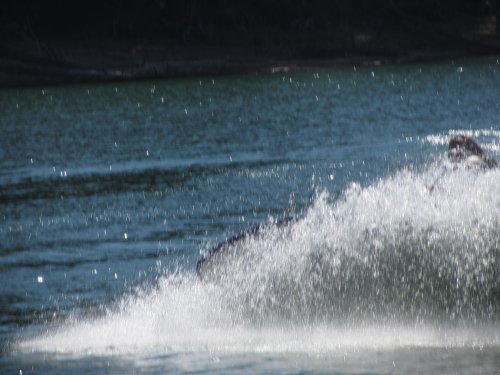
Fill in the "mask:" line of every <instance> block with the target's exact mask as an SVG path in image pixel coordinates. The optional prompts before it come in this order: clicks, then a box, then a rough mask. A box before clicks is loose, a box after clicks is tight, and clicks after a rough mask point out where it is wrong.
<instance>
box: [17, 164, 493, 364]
mask: <svg viewBox="0 0 500 375" xmlns="http://www.w3.org/2000/svg"><path fill="white" fill-rule="evenodd" d="M499 178H500V172H499V171H498V170H491V171H478V170H475V169H471V168H466V167H464V168H450V167H449V166H447V165H446V163H445V162H443V161H438V162H435V163H433V164H432V165H429V166H427V167H425V168H423V170H420V171H417V170H409V169H407V170H403V171H399V172H397V173H396V174H394V175H393V176H390V177H387V178H384V179H380V180H379V181H377V182H376V183H374V184H372V185H370V186H367V187H361V186H360V185H358V184H356V183H353V184H352V185H351V186H350V187H349V188H347V189H346V190H345V192H344V193H343V195H342V196H341V197H340V198H339V199H336V200H332V199H331V198H330V197H329V195H328V193H326V192H323V193H320V194H318V196H317V198H316V199H315V200H314V203H313V204H312V206H311V207H310V208H309V210H308V211H307V213H306V215H305V217H304V218H303V219H301V220H299V221H297V222H294V223H292V224H291V225H288V226H285V227H280V228H278V227H273V226H272V225H270V226H269V227H268V228H267V229H266V230H265V231H264V232H263V233H262V234H261V235H260V236H259V237H254V238H248V239H246V240H244V241H242V242H241V243H239V244H237V245H235V246H234V248H232V249H231V251H230V252H228V254H227V256H225V257H224V259H223V260H222V261H221V262H220V263H219V264H217V265H216V268H215V269H214V274H213V276H214V277H213V278H212V279H209V280H204V281H200V280H199V279H198V278H197V277H196V276H195V275H194V273H193V272H192V271H183V272H177V273H174V274H170V275H166V276H165V277H163V278H162V279H161V280H160V282H159V284H158V286H157V287H156V288H154V289H151V290H145V291H142V292H139V293H137V294H135V295H133V296H128V297H127V298H124V300H123V301H122V302H121V304H120V305H119V306H117V307H116V308H115V309H114V310H112V311H109V312H108V313H107V314H106V316H105V317H104V318H100V319H95V320H88V321H73V322H68V324H67V325H65V326H63V327H60V328H58V329H57V330H55V331H54V332H50V333H48V334H46V335H44V336H41V337H37V338H34V339H31V340H27V341H24V342H22V343H19V345H18V346H19V348H20V349H21V350H34V351H50V352H65V353H85V354H89V353H90V354H99V353H108V354H109V353H128V352H137V351H142V352H154V353H158V352H165V351H167V352H169V351H175V352H184V351H199V350H207V351H214V350H225V351H245V352H248V351H252V352H266V351H274V352H276V351H278V352H280V351H285V352H296V351H300V352H304V351H305V352H321V351H331V350H346V348H354V349H356V350H357V349H359V348H375V349H377V348H393V347H401V346H431V347H432V346H464V345H480V346H481V345H497V346H498V345H500V336H499V334H498V332H500V331H499V330H498V327H499V324H500V297H499V296H500V247H499V245H498V244H499V243H500V225H499V224H500V223H499V219H500V184H498V181H499Z"/></svg>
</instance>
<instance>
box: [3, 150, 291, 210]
mask: <svg viewBox="0 0 500 375" xmlns="http://www.w3.org/2000/svg"><path fill="white" fill-rule="evenodd" d="M290 162H292V163H293V162H294V161H288V160H283V159H276V160H274V159H273V160H266V161H260V160H246V159H244V160H241V161H238V160H234V161H216V160H212V161H209V162H207V161H201V160H188V161H175V162H169V161H158V162H153V163H152V162H148V163H141V162H133V163H129V164H121V165H115V166H109V167H108V168H105V167H80V168H74V169H69V171H68V170H57V171H56V168H55V167H53V169H50V170H51V173H49V174H47V173H46V172H45V170H43V171H41V170H38V172H36V171H35V172H33V174H27V173H18V174H17V175H14V176H13V177H9V178H8V179H5V178H4V179H3V181H2V182H1V183H0V187H1V190H0V203H15V202H23V201H30V200H37V199H60V198H61V197H63V198H67V197H89V196H96V195H106V194H114V193H122V192H130V191H147V190H149V189H152V188H156V187H161V188H176V187H179V186H183V185H184V184H186V183H188V182H189V181H190V180H192V179H194V178H197V177H201V176H205V175H216V174H221V173H226V172H227V171H230V170H240V169H243V168H247V169H252V168H259V167H265V166H269V165H279V164H285V163H290ZM47 170H48V168H47Z"/></svg>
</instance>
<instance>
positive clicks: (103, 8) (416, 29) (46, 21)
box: [0, 0, 500, 87]
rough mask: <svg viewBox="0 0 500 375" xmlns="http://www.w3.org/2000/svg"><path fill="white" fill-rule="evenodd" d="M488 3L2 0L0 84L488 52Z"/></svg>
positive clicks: (494, 9)
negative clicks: (64, 1) (65, 1)
mask: <svg viewBox="0 0 500 375" xmlns="http://www.w3.org/2000/svg"><path fill="white" fill-rule="evenodd" d="M488 4H489V5H488ZM499 4H500V0H495V1H493V2H487V3H485V4H480V3H479V2H477V1H476V2H474V1H472V0H453V1H452V0H446V1H445V0H443V1H442V2H432V1H424V2H422V1H417V0H398V1H396V0H376V1H375V0H373V1H365V0H353V1H352V2H344V1H340V0H337V1H335V0H315V1H312V2H310V3H307V4H306V3H305V2H302V1H298V0H286V1H285V0H269V1H268V0H266V1H264V0H255V1H254V2H238V3H236V2H227V1H222V0H221V1H215V2H214V3H213V4H209V3H206V2H203V1H200V0H189V1H188V0H186V2H176V1H164V0H155V1H152V0H151V1H139V0H123V1H120V2H116V3H112V2H111V3H102V2H97V1H92V0H88V1H86V2H83V1H80V0H75V2H71V4H69V3H68V4H64V5H63V4H60V3H59V2H57V1H55V0H47V2H46V3H43V4H40V3H38V2H37V1H35V0H26V2H24V3H21V2H12V3H10V2H9V1H8V0H6V3H3V4H2V5H0V87H19V86H35V85H55V84H72V83H83V82H106V81H125V80H139V79H156V78H175V77H194V76H219V75H227V74H248V73H259V72H273V71H274V72H277V71H293V70H299V69H308V68H317V67H332V66H349V65H350V66H352V65H386V64H401V63H414V62H427V61H436V60H443V59H458V58H470V57H481V56H498V55H500V27H499V26H500V25H499V24H498V21H497V20H498V19H499V18H500V5H499Z"/></svg>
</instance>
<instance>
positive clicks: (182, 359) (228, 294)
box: [0, 58, 500, 374]
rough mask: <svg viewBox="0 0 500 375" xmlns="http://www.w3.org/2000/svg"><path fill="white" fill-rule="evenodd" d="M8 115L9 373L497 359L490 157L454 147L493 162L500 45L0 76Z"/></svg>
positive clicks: (498, 143)
mask: <svg viewBox="0 0 500 375" xmlns="http://www.w3.org/2000/svg"><path fill="white" fill-rule="evenodd" d="M0 128H1V129H2V137H1V138H0V163H1V168H0V239H1V241H0V284H1V289H0V345H1V348H2V349H1V353H2V354H1V357H0V372H1V373H2V374H3V373H5V374H38V373H43V374H81V373H99V374H102V373H112V374H114V373H117V374H119V373H169V372H182V373H231V374H234V373H276V374H281V373H312V374H316V373H336V374H353V373H363V374H403V373H404V374H435V373H440V374H499V371H500V171H499V170H487V171H484V170H479V169H478V168H475V167H469V166H461V165H452V163H451V162H449V161H448V160H447V159H446V149H447V144H448V141H449V139H450V137H451V136H453V135H454V134H460V133H464V134H467V135H470V136H474V137H475V138H476V139H477V140H478V141H479V142H480V143H481V144H482V146H483V148H484V149H485V151H486V152H487V153H489V154H490V155H491V156H493V157H495V158H497V159H500V65H499V61H498V60H497V59H496V58H487V59H479V60H466V61H445V62H439V63H427V64H419V65H403V66H383V67H348V68H335V69H333V68H332V69H320V70H310V71H302V72H293V73H291V72H288V73H287V72H284V73H276V74H269V75H262V74H261V75H244V76H231V77H203V78H196V79H195V78H193V79H178V80H156V81H146V82H129V83H106V84H81V85H72V86H60V87H36V88H16V89H3V90H1V91H0ZM288 216H294V217H297V218H298V219H297V220H296V221H293V222H291V223H290V224H289V225H287V226H284V227H280V228H278V227H276V226H274V225H273V223H275V222H276V221H277V220H279V219H281V218H284V217H288ZM259 223H266V224H267V225H266V226H265V228H264V229H263V230H262V231H261V233H260V235H259V236H256V237H251V238H247V239H245V240H243V241H241V242H240V243H238V244H237V245H236V246H234V248H233V249H232V250H231V251H228V252H227V254H228V256H227V257H225V258H224V259H223V260H224V261H223V262H221V264H220V265H219V267H220V269H219V270H218V271H219V273H220V274H219V275H220V277H218V278H215V279H210V280H205V279H204V280H201V279H200V278H199V277H198V276H197V274H196V263H197V261H198V259H199V258H200V256H201V254H203V253H205V252H207V251H209V249H210V248H212V247H213V246H215V245H216V244H217V243H219V242H221V241H224V240H226V239H227V238H230V237H232V236H233V235H235V234H237V233H239V232H240V231H242V230H245V229H247V228H250V227H252V226H253V225H256V224H259Z"/></svg>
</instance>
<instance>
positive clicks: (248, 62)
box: [0, 51, 500, 88]
mask: <svg viewBox="0 0 500 375" xmlns="http://www.w3.org/2000/svg"><path fill="white" fill-rule="evenodd" d="M494 56H500V51H498V52H496V51H494V52H490V53H484V52H481V53H477V52H467V53H464V52H463V51H439V52H438V51H435V52H427V53H419V54H414V55H411V56H410V55H401V56H384V55H380V56H378V55H374V56H372V55H370V56H369V55H346V56H344V57H331V58H328V57H327V58H311V59H296V58H288V59H284V58H257V59H239V58H226V59H192V60H170V61H151V62H145V63H144V64H143V65H142V66H138V65H130V66H125V67H123V66H115V65H110V66H107V67H103V66H99V65H98V64H96V66H95V67H88V68H87V67H84V68H81V67H75V66H57V65H48V64H39V63H34V64H33V63H26V62H24V61H18V62H12V61H10V62H9V63H7V64H6V63H5V62H4V61H0V70H1V71H0V88H16V87H36V86H59V85H66V84H80V83H96V82H124V81H140V80H149V79H174V78H187V77H206V76H210V77H214V76H215V77H216V76H225V75H239V74H243V75H244V74H260V73H263V74H269V73H286V72H295V71H301V70H312V69H323V68H331V67H349V66H382V65H400V64H414V63H432V62H435V61H446V60H454V59H474V58H481V57H494ZM6 66H7V69H5V67H6ZM12 73H14V74H12Z"/></svg>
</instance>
